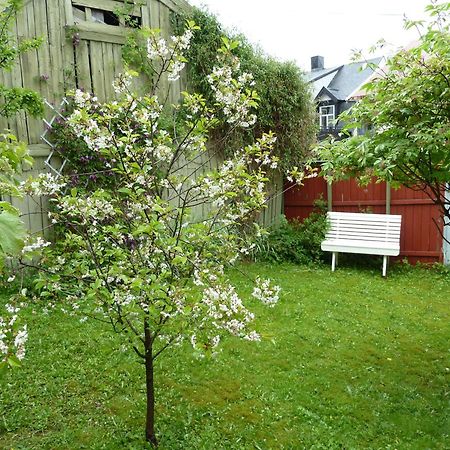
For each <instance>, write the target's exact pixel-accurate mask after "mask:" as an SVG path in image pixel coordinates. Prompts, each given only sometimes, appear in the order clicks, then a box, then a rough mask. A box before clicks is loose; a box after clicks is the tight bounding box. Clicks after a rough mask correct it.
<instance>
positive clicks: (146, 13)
mask: <svg viewBox="0 0 450 450" xmlns="http://www.w3.org/2000/svg"><path fill="white" fill-rule="evenodd" d="M141 18H142V21H141V25H142V26H143V27H150V10H149V8H148V7H147V6H142V8H141Z"/></svg>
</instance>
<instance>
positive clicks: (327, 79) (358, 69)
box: [305, 57, 383, 101]
mask: <svg viewBox="0 0 450 450" xmlns="http://www.w3.org/2000/svg"><path fill="white" fill-rule="evenodd" d="M382 59H383V58H381V57H380V58H373V59H370V60H368V61H364V62H354V63H350V64H343V65H342V66H337V67H333V68H330V69H325V68H324V69H315V70H312V71H311V72H308V73H307V74H305V78H306V80H307V81H309V82H310V83H312V84H313V92H314V97H315V98H318V96H319V94H320V93H321V92H323V89H324V88H326V90H327V91H328V92H329V93H330V94H332V95H333V97H335V98H336V99H337V100H344V101H346V100H348V99H349V98H350V97H351V96H352V94H354V93H355V92H358V91H359V90H360V89H361V86H362V85H363V84H365V83H366V82H367V81H368V80H369V78H370V77H371V76H372V74H373V72H374V69H373V68H372V67H371V65H373V64H375V65H377V66H378V65H379V64H380V63H381V61H382ZM367 63H369V64H367Z"/></svg>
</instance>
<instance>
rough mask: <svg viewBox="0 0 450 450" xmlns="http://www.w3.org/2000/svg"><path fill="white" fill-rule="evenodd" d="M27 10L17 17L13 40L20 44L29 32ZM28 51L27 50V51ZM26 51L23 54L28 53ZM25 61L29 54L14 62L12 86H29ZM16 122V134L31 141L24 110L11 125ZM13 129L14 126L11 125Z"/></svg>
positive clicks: (11, 121) (21, 138)
mask: <svg viewBox="0 0 450 450" xmlns="http://www.w3.org/2000/svg"><path fill="white" fill-rule="evenodd" d="M26 14H27V13H26V10H25V9H22V11H20V12H19V14H18V15H17V17H16V35H15V37H14V35H13V41H14V42H15V43H16V45H18V43H19V42H20V41H21V40H23V39H24V38H25V37H26V34H27V18H26ZM26 53H27V52H26ZM26 53H24V54H23V55H26ZM24 61H27V56H25V57H24V58H22V57H21V58H19V60H18V61H17V63H16V64H14V66H13V68H12V70H11V82H12V84H11V86H28V83H27V82H28V81H29V78H28V73H27V70H25V68H26V67H27V66H26V65H25V66H24ZM24 73H27V78H25V77H24ZM13 123H15V128H16V136H17V137H18V138H19V139H20V140H23V141H25V142H28V141H29V136H28V127H27V122H26V116H25V113H24V112H19V113H18V114H16V116H15V117H14V118H11V120H10V125H13ZM11 129H12V127H11Z"/></svg>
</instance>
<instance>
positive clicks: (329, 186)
mask: <svg viewBox="0 0 450 450" xmlns="http://www.w3.org/2000/svg"><path fill="white" fill-rule="evenodd" d="M327 201H328V211H333V182H332V181H327Z"/></svg>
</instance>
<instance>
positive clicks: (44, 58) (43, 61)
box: [34, 1, 53, 131]
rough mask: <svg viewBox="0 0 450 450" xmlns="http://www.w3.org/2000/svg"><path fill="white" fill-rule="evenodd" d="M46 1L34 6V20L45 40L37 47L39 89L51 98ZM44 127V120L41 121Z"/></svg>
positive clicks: (38, 31)
mask: <svg viewBox="0 0 450 450" xmlns="http://www.w3.org/2000/svg"><path fill="white" fill-rule="evenodd" d="M45 6H46V3H45V1H43V2H39V3H37V4H36V7H35V8H34V20H35V26H36V36H37V37H42V38H43V42H42V44H41V46H40V47H39V48H38V49H37V57H38V64H39V85H40V86H39V88H40V89H39V90H40V93H41V95H42V96H43V97H44V98H46V99H47V100H50V99H51V97H52V95H53V93H52V90H51V88H50V82H49V81H50V75H51V74H50V72H51V65H50V48H49V42H48V28H47V9H46V8H45ZM41 129H42V122H41ZM41 131H42V130H41Z"/></svg>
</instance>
